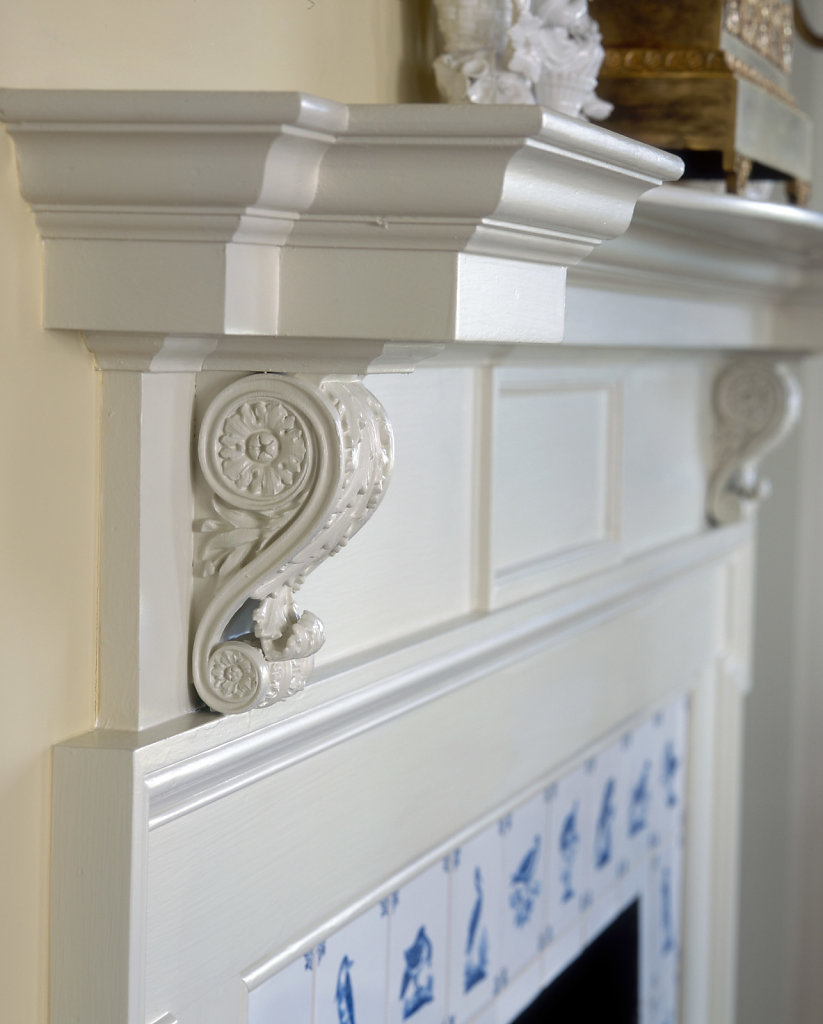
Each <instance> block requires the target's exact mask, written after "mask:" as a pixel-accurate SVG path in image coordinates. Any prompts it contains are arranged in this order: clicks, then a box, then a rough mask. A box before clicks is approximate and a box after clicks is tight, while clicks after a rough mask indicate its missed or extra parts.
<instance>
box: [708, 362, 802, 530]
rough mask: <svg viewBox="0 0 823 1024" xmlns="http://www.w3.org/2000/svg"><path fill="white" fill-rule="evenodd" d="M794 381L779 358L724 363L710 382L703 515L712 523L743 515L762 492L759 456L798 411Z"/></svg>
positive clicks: (777, 439) (764, 494) (768, 487)
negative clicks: (709, 463) (710, 457)
mask: <svg viewBox="0 0 823 1024" xmlns="http://www.w3.org/2000/svg"><path fill="white" fill-rule="evenodd" d="M801 402H802V398H801V392H800V385H799V384H798V383H797V380H796V379H795V377H794V375H793V374H792V373H791V371H790V370H789V369H788V367H786V366H785V365H784V364H783V363H772V362H769V361H767V360H741V361H739V362H734V363H730V364H729V365H728V366H726V367H725V369H724V370H722V371H721V373H720V374H719V375H718V377H717V380H716V381H715V386H714V413H715V418H716V431H715V438H714V470H713V473H712V477H711V481H710V483H709V493H708V501H707V515H708V518H709V521H710V522H711V523H712V524H714V525H715V526H722V525H723V524H725V523H733V522H736V521H738V520H740V519H743V518H744V517H745V516H746V515H748V514H749V513H750V512H751V510H752V509H753V508H754V506H755V505H756V504H757V503H758V502H759V501H761V500H762V499H763V498H766V497H768V495H769V493H770V492H771V485H770V483H769V482H768V480H763V479H762V478H761V476H760V472H759V463H760V460H761V459H762V457H763V456H764V455H765V454H766V452H767V451H769V450H770V449H771V448H773V447H774V446H775V445H777V444H778V443H779V442H780V441H781V440H782V439H783V438H784V437H785V436H786V435H787V434H788V433H789V431H790V430H791V429H792V427H793V426H794V424H795V423H796V422H797V418H798V416H799V415H800V407H801Z"/></svg>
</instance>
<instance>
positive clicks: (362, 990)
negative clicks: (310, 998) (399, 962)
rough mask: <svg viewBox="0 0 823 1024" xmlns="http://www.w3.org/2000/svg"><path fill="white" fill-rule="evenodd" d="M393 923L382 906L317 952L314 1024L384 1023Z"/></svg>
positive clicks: (356, 920) (349, 925)
mask: <svg viewBox="0 0 823 1024" xmlns="http://www.w3.org/2000/svg"><path fill="white" fill-rule="evenodd" d="M388 947H389V918H388V915H387V914H384V913H383V912H382V908H381V907H380V906H376V907H372V908H371V910H367V911H366V912H365V913H364V914H361V915H360V916H359V917H357V918H355V919H354V920H353V921H350V922H349V923H348V924H347V925H344V927H342V928H341V929H340V930H339V931H337V932H335V933H334V934H333V935H330V936H329V938H328V939H326V941H325V943H324V944H323V946H322V947H320V948H319V949H318V950H317V951H316V952H315V1003H314V1019H315V1024H383V1021H384V1020H385V1016H386V992H387V989H386V985H387V978H386V970H387V967H388V955H389V948H388Z"/></svg>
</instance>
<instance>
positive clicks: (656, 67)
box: [603, 46, 729, 77]
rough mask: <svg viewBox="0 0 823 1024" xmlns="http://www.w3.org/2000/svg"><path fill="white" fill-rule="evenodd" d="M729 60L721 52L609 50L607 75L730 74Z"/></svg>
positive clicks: (614, 47) (614, 48) (639, 49)
mask: <svg viewBox="0 0 823 1024" xmlns="http://www.w3.org/2000/svg"><path fill="white" fill-rule="evenodd" d="M728 70H729V68H728V65H727V63H726V56H725V55H724V54H723V53H722V52H721V51H720V50H700V49H697V48H696V47H689V48H688V49H665V48H656V47H642V46H627V47H621V46H608V47H606V56H605V59H604V61H603V72H604V73H605V74H607V75H610V76H617V75H630V76H631V77H636V76H637V75H659V74H661V73H663V74H665V73H666V72H673V73H674V72H676V73H684V72H688V73H692V74H696V73H701V74H712V73H714V74H726V73H728Z"/></svg>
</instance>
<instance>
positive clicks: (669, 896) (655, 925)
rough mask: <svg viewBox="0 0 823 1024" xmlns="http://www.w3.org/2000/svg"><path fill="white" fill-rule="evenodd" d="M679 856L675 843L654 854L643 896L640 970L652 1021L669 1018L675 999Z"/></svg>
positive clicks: (680, 862)
mask: <svg viewBox="0 0 823 1024" xmlns="http://www.w3.org/2000/svg"><path fill="white" fill-rule="evenodd" d="M682 880H683V879H682V858H681V851H680V846H679V844H675V843H670V844H666V845H665V846H661V847H660V848H659V849H658V850H657V851H656V852H655V854H654V856H653V858H652V860H651V864H650V871H649V873H648V876H647V886H646V893H645V896H644V926H643V931H644V939H643V958H644V961H645V964H644V971H645V972H646V973H647V978H646V980H645V988H646V990H647V1001H648V1005H649V1006H650V1007H651V1008H652V1012H651V1013H650V1018H651V1020H652V1021H661V1020H663V1019H669V1017H671V1015H672V1014H674V1013H675V1011H676V1007H677V1005H678V1001H679V993H678V986H679V973H680V972H679V966H680V947H681V919H682V909H681V899H682V892H681V890H682Z"/></svg>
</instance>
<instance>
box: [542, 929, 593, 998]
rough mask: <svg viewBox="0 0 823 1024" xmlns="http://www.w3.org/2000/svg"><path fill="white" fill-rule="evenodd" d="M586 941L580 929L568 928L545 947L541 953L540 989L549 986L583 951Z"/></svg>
mask: <svg viewBox="0 0 823 1024" xmlns="http://www.w3.org/2000/svg"><path fill="white" fill-rule="evenodd" d="M584 947H585V943H584V942H583V938H582V935H581V933H580V931H579V929H575V928H567V929H566V931H565V932H564V933H563V934H562V935H560V936H558V937H557V938H556V939H555V940H554V941H553V942H551V943H550V944H549V945H548V946H546V947H545V949H544V950H543V953H542V955H541V958H540V959H541V975H542V977H541V983H540V989H541V990H542V989H544V988H548V987H549V985H551V984H552V982H553V981H555V980H556V979H557V978H559V977H560V975H561V974H562V973H563V971H565V970H566V968H567V967H568V966H569V964H571V963H573V962H574V961H575V960H576V959H577V958H578V957H579V956H580V954H581V953H582V952H583V949H584Z"/></svg>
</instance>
